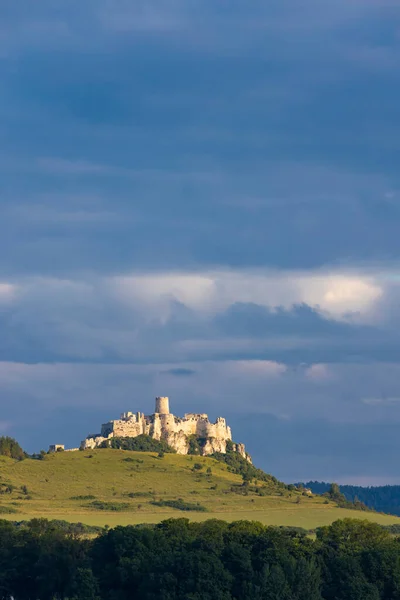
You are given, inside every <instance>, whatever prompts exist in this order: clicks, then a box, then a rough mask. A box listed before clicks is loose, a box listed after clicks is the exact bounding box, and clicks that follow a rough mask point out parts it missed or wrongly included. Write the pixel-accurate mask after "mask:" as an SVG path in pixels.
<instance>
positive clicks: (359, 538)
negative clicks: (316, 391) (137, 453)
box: [0, 519, 400, 600]
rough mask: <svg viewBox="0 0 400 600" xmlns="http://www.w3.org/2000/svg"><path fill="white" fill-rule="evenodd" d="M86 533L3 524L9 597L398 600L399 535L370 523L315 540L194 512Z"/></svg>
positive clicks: (3, 570) (335, 528) (340, 525)
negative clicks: (190, 516) (192, 518)
mask: <svg viewBox="0 0 400 600" xmlns="http://www.w3.org/2000/svg"><path fill="white" fill-rule="evenodd" d="M87 533H89V532H85V530H84V529H83V530H81V529H79V528H77V527H76V526H73V527H69V526H64V525H63V524H62V523H57V522H56V523H54V522H48V521H45V520H33V521H31V522H29V523H19V524H18V523H10V522H7V521H0V598H1V600H11V599H12V598H14V599H15V600H66V599H68V600H132V599H134V598H138V599H140V600H400V540H399V539H398V538H396V537H394V536H392V535H390V533H389V532H388V531H385V530H384V529H383V528H382V527H380V526H379V525H377V524H375V523H370V522H368V521H358V520H352V519H347V520H344V521H336V522H335V523H333V524H332V525H331V526H329V527H323V528H320V529H318V530H317V532H316V537H315V539H311V538H309V537H307V536H306V535H304V534H303V533H301V532H299V531H297V530H291V529H288V528H277V527H265V526H263V525H261V524H260V523H257V522H246V521H237V522H234V523H226V522H225V521H217V520H210V521H205V522H203V523H190V522H189V521H188V520H187V519H170V520H167V521H164V522H163V523H160V524H159V525H141V526H128V527H116V528H115V529H111V530H107V529H105V530H102V531H101V532H100V533H99V535H97V536H96V537H93V538H92V539H90V538H89V537H88V535H87Z"/></svg>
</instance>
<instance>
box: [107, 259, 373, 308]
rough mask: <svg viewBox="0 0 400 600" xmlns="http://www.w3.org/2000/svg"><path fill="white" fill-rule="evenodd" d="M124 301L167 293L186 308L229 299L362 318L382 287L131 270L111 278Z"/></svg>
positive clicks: (308, 277)
mask: <svg viewBox="0 0 400 600" xmlns="http://www.w3.org/2000/svg"><path fill="white" fill-rule="evenodd" d="M112 283H113V287H114V289H115V291H116V293H117V294H118V295H119V296H120V297H121V298H123V299H124V301H126V302H130V301H132V300H133V301H134V300H139V301H141V302H144V303H146V305H148V304H149V303H150V304H151V303H155V304H156V305H157V306H161V305H162V304H163V303H165V302H167V303H168V302H170V301H171V299H172V298H174V299H175V300H177V301H178V302H181V303H183V304H185V306H188V307H189V308H191V309H196V310H200V311H205V312H210V311H211V312H217V311H220V310H223V309H226V308H228V307H229V306H231V305H233V304H235V303H242V304H246V303H253V304H257V305H259V306H267V307H270V308H273V307H276V306H281V307H284V308H286V309H289V308H292V307H293V306H294V305H296V304H301V303H304V304H307V305H309V306H312V307H316V308H317V309H318V310H322V311H326V312H327V313H328V314H329V315H330V316H331V317H332V318H338V319H342V318H344V317H345V315H346V314H348V313H357V314H358V315H359V316H360V318H361V319H362V318H363V317H364V318H366V319H368V315H370V314H371V313H372V311H373V308H374V306H375V305H376V303H377V301H378V300H379V299H380V298H381V297H382V296H383V289H382V287H381V286H380V284H379V283H378V282H375V281H374V280H373V278H372V277H368V276H364V275H358V276H357V275H355V274H352V273H348V274H347V273H346V272H344V273H343V274H340V273H329V272H328V273H318V272H315V273H312V274H308V273H302V272H293V271H292V272H290V271H289V272H283V273H279V272H273V271H272V272H268V271H267V272H262V271H258V272H257V271H253V272H252V271H236V272H235V271H221V272H218V271H217V272H213V271H211V272H208V273H204V274H202V273H198V274H190V273H172V274H166V275H165V274H163V273H159V274H154V275H141V274H137V275H131V276H128V277H122V278H120V277H118V278H116V279H115V280H114V281H113V282H112Z"/></svg>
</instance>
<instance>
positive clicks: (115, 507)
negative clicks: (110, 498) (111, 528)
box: [89, 500, 131, 512]
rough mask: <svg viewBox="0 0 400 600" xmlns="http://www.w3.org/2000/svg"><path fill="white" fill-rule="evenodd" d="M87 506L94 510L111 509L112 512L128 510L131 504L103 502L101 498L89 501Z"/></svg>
mask: <svg viewBox="0 0 400 600" xmlns="http://www.w3.org/2000/svg"><path fill="white" fill-rule="evenodd" d="M89 506H90V507H91V508H94V509H96V510H111V511H114V512H119V511H122V510H129V509H130V508H131V505H130V504H128V503H127V502H103V501H102V500H94V501H93V502H90V504H89Z"/></svg>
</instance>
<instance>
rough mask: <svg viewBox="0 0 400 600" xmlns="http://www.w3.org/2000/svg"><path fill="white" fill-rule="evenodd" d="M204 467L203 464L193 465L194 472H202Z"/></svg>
mask: <svg viewBox="0 0 400 600" xmlns="http://www.w3.org/2000/svg"><path fill="white" fill-rule="evenodd" d="M203 467H204V465H202V464H201V463H194V465H193V470H194V471H201V469H202V468H203Z"/></svg>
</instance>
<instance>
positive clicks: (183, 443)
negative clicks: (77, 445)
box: [81, 396, 251, 462]
mask: <svg viewBox="0 0 400 600" xmlns="http://www.w3.org/2000/svg"><path fill="white" fill-rule="evenodd" d="M142 434H145V435H149V436H150V437H152V438H154V439H156V440H164V441H165V442H166V443H167V444H168V445H169V446H171V448H174V449H175V450H176V452H177V453H178V454H188V452H189V448H190V437H191V436H195V438H196V439H197V440H198V442H199V447H200V453H201V455H202V456H207V455H210V454H214V453H215V452H221V453H223V454H225V453H226V450H227V442H228V441H229V442H232V432H231V428H230V427H228V425H227V424H226V421H225V419H224V418H222V417H218V418H217V420H216V421H215V423H212V422H211V421H210V420H209V418H208V415H206V414H204V413H200V414H197V413H187V414H185V416H184V417H183V418H182V417H176V416H175V415H173V414H171V413H170V411H169V399H168V398H167V397H165V396H160V397H157V398H156V405H155V412H154V413H153V414H152V415H147V416H146V415H144V414H143V413H140V412H137V413H132V412H126V413H122V414H121V417H120V418H119V419H117V420H114V421H109V422H108V423H104V424H103V425H102V426H101V431H100V433H96V434H91V435H88V436H87V438H86V439H85V440H83V442H82V444H81V449H82V450H87V449H92V448H97V447H99V446H100V445H101V444H103V442H107V441H108V440H110V439H111V438H113V437H137V436H138V435H142ZM232 445H233V450H234V451H236V452H238V453H239V454H240V455H241V456H243V458H246V459H247V460H249V461H250V462H251V458H250V455H249V454H247V452H246V450H245V447H244V444H232Z"/></svg>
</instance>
